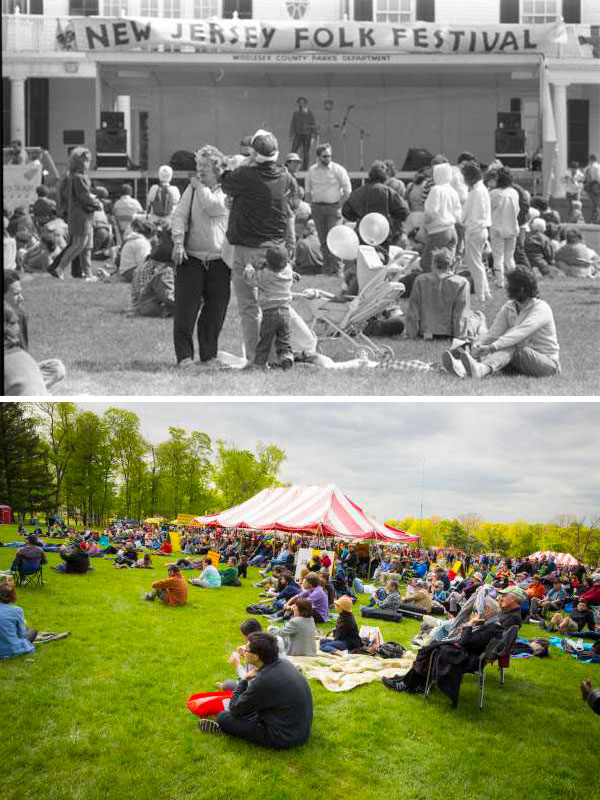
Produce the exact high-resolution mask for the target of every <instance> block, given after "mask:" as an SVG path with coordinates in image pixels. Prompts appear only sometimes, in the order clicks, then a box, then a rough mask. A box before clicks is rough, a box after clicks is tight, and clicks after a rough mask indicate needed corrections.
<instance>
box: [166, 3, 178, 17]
mask: <svg viewBox="0 0 600 800" xmlns="http://www.w3.org/2000/svg"><path fill="white" fill-rule="evenodd" d="M163 16H164V17H180V16H181V0H163Z"/></svg>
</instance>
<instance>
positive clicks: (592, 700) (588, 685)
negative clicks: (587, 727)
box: [581, 678, 600, 714]
mask: <svg viewBox="0 0 600 800" xmlns="http://www.w3.org/2000/svg"><path fill="white" fill-rule="evenodd" d="M581 696H582V697H583V702H584V703H587V704H588V706H589V707H590V708H591V709H592V711H593V712H594V714H600V689H592V682H591V680H590V679H589V678H587V679H586V680H583V681H581Z"/></svg>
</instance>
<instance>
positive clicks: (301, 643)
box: [268, 598, 317, 656]
mask: <svg viewBox="0 0 600 800" xmlns="http://www.w3.org/2000/svg"><path fill="white" fill-rule="evenodd" d="M293 609H294V611H293V614H294V615H293V617H292V618H291V619H288V620H287V621H286V622H285V623H284V624H283V625H282V626H281V627H278V626H277V625H271V626H270V627H269V629H268V630H269V633H271V634H273V635H274V636H276V635H278V636H281V638H282V639H283V643H284V646H285V653H286V655H288V656H316V655H317V643H316V640H315V635H316V632H317V629H316V628H315V621H314V619H313V606H312V603H311V601H310V600H308V599H307V598H301V599H300V600H297V601H296V603H294V605H293Z"/></svg>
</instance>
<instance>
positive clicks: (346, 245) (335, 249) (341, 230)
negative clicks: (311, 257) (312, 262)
mask: <svg viewBox="0 0 600 800" xmlns="http://www.w3.org/2000/svg"><path fill="white" fill-rule="evenodd" d="M358 245H359V241H358V236H357V235H356V233H355V232H354V231H353V230H352V228H349V227H348V226H347V225H336V226H335V228H332V229H331V230H330V231H329V233H328V234H327V247H328V248H329V250H330V252H331V253H333V255H334V256H337V257H338V258H341V259H343V260H344V261H351V260H352V259H353V258H356V256H357V254H358Z"/></svg>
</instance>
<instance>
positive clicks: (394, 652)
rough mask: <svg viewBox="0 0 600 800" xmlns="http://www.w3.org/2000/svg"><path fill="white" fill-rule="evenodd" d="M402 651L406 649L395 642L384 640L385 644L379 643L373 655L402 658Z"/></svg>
mask: <svg viewBox="0 0 600 800" xmlns="http://www.w3.org/2000/svg"><path fill="white" fill-rule="evenodd" d="M404 653H406V649H405V648H404V647H402V645H401V644H398V643H397V642H385V644H380V645H379V647H378V648H377V650H376V651H375V652H374V653H373V655H376V656H379V657H380V658H402V657H403V656H404Z"/></svg>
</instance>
